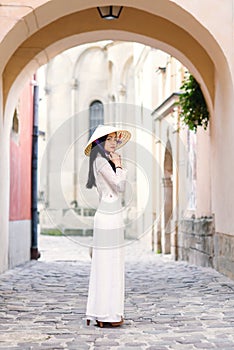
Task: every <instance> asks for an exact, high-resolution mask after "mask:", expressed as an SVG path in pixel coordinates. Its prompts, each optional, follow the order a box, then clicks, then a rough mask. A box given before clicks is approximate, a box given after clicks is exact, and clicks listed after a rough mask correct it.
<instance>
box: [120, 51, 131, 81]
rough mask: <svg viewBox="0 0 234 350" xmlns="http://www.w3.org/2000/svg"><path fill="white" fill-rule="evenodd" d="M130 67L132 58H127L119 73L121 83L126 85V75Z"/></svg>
mask: <svg viewBox="0 0 234 350" xmlns="http://www.w3.org/2000/svg"><path fill="white" fill-rule="evenodd" d="M131 65H133V56H132V55H131V56H129V57H128V59H127V60H126V61H125V63H124V66H123V70H122V72H121V83H122V84H124V85H126V80H127V75H128V73H129V70H130V69H131Z"/></svg>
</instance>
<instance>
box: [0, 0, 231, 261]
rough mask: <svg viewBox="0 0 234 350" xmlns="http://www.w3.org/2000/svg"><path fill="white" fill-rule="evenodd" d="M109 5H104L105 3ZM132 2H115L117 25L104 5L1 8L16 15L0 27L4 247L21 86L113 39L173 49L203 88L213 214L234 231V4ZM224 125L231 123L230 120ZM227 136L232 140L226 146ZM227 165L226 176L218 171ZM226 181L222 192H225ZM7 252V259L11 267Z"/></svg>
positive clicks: (223, 228)
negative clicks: (71, 55)
mask: <svg viewBox="0 0 234 350" xmlns="http://www.w3.org/2000/svg"><path fill="white" fill-rule="evenodd" d="M108 2H109V0H100V1H98V6H101V5H104V4H105V5H106V4H107V3H108ZM35 3H36V4H35ZM128 3H129V1H128V0H116V1H115V4H116V5H118V4H119V5H123V6H124V9H123V11H122V13H121V17H120V19H119V20H118V21H103V20H102V19H101V18H100V17H99V16H98V13H97V9H96V6H97V0H87V1H86V2H83V1H81V0H77V1H69V2H68V1H67V0H61V1H60V2H59V4H58V1H57V0H50V1H49V0H40V1H37V2H35V1H32V0H29V1H28V2H27V5H24V4H19V5H17V4H5V5H4V4H1V6H0V11H1V15H2V14H4V9H5V8H6V9H7V10H6V11H8V12H9V13H10V16H9V18H7V17H4V16H2V17H1V18H2V20H1V25H0V26H1V39H0V40H1V41H0V52H1V61H0V72H1V73H2V79H1V81H0V101H1V107H0V108H1V109H0V113H1V118H0V132H1V137H0V146H1V153H0V163H1V169H2V174H1V178H2V181H1V197H0V202H1V203H0V208H1V209H2V215H1V218H0V224H1V225H0V226H1V228H2V230H1V237H3V240H2V241H3V246H4V247H5V246H7V239H6V237H7V225H8V216H7V215H8V208H9V199H8V197H9V196H8V194H9V193H8V190H9V181H8V180H7V179H8V178H9V148H8V141H9V131H10V129H11V125H12V118H13V113H14V108H15V105H16V102H17V99H18V96H19V92H20V90H21V87H22V86H23V85H24V83H25V82H26V81H27V80H28V79H29V78H31V76H32V73H34V72H35V70H36V69H37V68H38V67H40V66H41V65H43V64H45V63H47V62H48V61H49V60H50V59H51V58H53V57H54V56H56V55H57V54H59V53H61V52H62V51H64V50H65V49H68V48H71V47H73V46H77V45H79V44H84V43H88V42H94V41H100V40H106V39H112V40H125V41H138V42H140V43H143V44H145V45H149V46H151V47H155V48H159V49H161V50H163V51H166V52H168V53H169V54H171V55H172V56H174V57H176V58H177V59H178V60H179V61H181V62H182V63H183V64H184V65H185V66H186V67H187V68H188V69H189V70H190V71H191V73H192V74H193V75H194V76H195V78H196V80H197V81H198V82H199V83H200V84H201V88H202V90H203V93H204V95H205V97H206V101H207V103H208V106H209V109H210V112H211V117H212V118H211V128H210V133H211V137H212V140H213V141H214V140H215V141H214V142H213V143H214V144H215V147H216V149H215V152H213V159H212V161H213V164H212V171H213V173H214V174H215V176H214V177H213V178H212V196H213V198H214V202H215V203H214V205H213V208H212V209H213V212H215V213H216V225H217V226H216V228H217V232H230V230H232V231H233V226H232V227H231V228H230V225H229V223H230V220H229V218H230V217H231V208H232V207H233V199H230V197H231V196H230V192H229V188H230V187H231V188H233V186H232V183H233V178H232V177H230V176H229V177H227V179H225V181H223V180H224V179H223V174H224V173H226V174H228V173H230V164H231V161H230V162H226V159H225V157H223V154H224V153H225V150H226V149H230V147H231V144H232V140H233V135H232V132H231V130H233V126H234V119H233V118H232V117H233V76H234V69H233V63H232V55H231V49H232V47H231V45H229V46H228V45H227V43H228V42H229V41H230V40H229V41H225V38H226V37H227V35H230V37H231V38H232V32H231V30H232V29H233V26H232V18H231V16H232V12H233V11H232V5H233V1H232V0H227V1H226V2H225V4H226V5H225V6H224V5H223V4H222V3H221V2H220V1H219V0H212V1H211V0H207V1H206V2H199V3H197V4H196V8H195V6H194V5H192V4H191V2H186V1H182V0H158V1H151V0H135V1H134V7H129V6H128V5H129V4H128ZM209 6H212V7H215V8H216V11H217V12H218V13H219V20H220V23H221V24H224V23H226V22H225V21H226V19H227V21H228V22H227V24H228V25H227V28H228V30H229V31H228V33H227V32H225V33H224V32H223V31H224V29H223V28H220V26H217V24H216V23H215V22H214V19H213V17H212V18H211V17H209V21H208V20H207V18H206V17H207V16H206V15H207V10H209ZM228 6H230V7H229V9H228ZM219 10H220V11H219ZM221 10H224V11H221ZM139 23H144V25H141V26H140V25H139ZM61 28H62V30H61ZM225 29H226V27H225ZM214 111H215V113H213V112H214ZM2 116H3V117H4V120H3V117H2ZM220 116H222V118H219V117H220ZM227 119H228V120H227ZM223 120H225V121H228V122H225V123H223ZM222 123H223V124H222ZM4 124H5V125H4ZM3 127H4V129H3ZM220 130H222V132H221V131H220ZM222 135H225V142H223V138H222ZM212 146H213V145H212ZM232 160H233V158H232ZM220 162H221V165H220ZM221 167H222V169H223V171H222V173H221V172H219V171H218V170H219V168H221ZM221 183H222V186H223V187H222V189H223V191H220V190H219V188H220V187H221V186H220V184H221ZM223 202H225V203H226V207H227V210H226V214H225V215H226V216H225V215H223V214H222V213H223V211H222V209H223V208H222V206H223ZM1 251H2V249H1ZM5 252H6V250H4V251H3V253H4V256H3V255H2V256H3V257H1V261H4V264H5V265H6V264H7V263H6V261H7V256H6V253H5ZM0 255H1V254H0ZM0 265H1V262H0Z"/></svg>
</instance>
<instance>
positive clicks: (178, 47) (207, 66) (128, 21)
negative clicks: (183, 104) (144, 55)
mask: <svg viewBox="0 0 234 350" xmlns="http://www.w3.org/2000/svg"><path fill="white" fill-rule="evenodd" d="M93 2H94V1H93ZM51 3H54V2H53V1H52V2H51ZM90 3H92V1H90ZM140 3H141V1H140V0H139V1H136V4H134V5H135V6H137V5H138V9H137V8H130V7H125V8H124V12H123V15H121V18H120V20H118V21H115V23H106V21H103V20H100V19H99V18H98V17H97V9H96V8H89V9H86V10H82V11H79V12H76V13H70V14H67V16H63V17H61V18H58V17H57V19H56V20H55V21H53V22H51V23H49V20H48V23H49V24H47V25H46V26H45V27H43V28H40V29H38V30H37V31H36V27H35V26H34V27H33V25H32V28H31V29H32V30H31V32H33V34H32V35H31V36H28V37H27V36H26V37H27V39H26V40H25V41H24V42H23V36H21V44H20V45H18V46H17V45H15V47H17V49H16V51H15V53H14V55H12V56H10V59H9V60H8V62H7V64H6V66H5V69H4V73H3V79H4V86H3V88H4V92H3V98H4V103H5V102H6V99H7V97H8V94H9V91H10V89H11V87H12V85H13V82H14V81H15V80H16V78H17V76H18V75H19V74H20V72H21V71H22V70H23V69H24V68H25V67H26V66H27V64H29V63H31V62H32V60H35V61H36V62H35V61H34V66H35V68H36V67H37V66H38V65H41V64H44V63H46V62H47V61H48V60H49V59H50V58H51V57H53V56H54V55H56V54H58V53H60V52H61V51H62V50H64V49H65V47H64V45H61V46H60V45H53V44H54V43H59V42H60V44H61V43H62V42H63V40H64V39H65V38H68V37H74V32H75V31H76V33H77V32H78V31H79V30H80V34H82V33H83V34H85V33H86V34H87V33H91V32H93V31H98V30H100V31H108V30H109V31H111V32H112V31H115V32H116V31H117V32H120V31H123V32H124V34H125V35H124V39H125V40H129V39H128V37H129V33H132V34H133V35H132V36H133V37H134V38H135V40H136V36H137V35H141V36H143V37H145V38H150V39H151V40H156V41H157V42H158V43H159V45H157V47H159V48H161V49H164V47H165V46H167V47H168V48H169V49H168V50H166V51H168V52H169V53H171V54H172V55H174V56H175V57H176V58H178V59H179V60H180V61H181V62H182V63H183V64H185V65H186V66H189V65H188V64H186V62H184V61H186V59H187V61H188V62H190V66H193V67H194V69H193V70H194V72H193V71H192V69H191V71H192V72H193V74H194V73H195V74H194V75H195V77H196V78H197V79H198V81H199V82H200V83H201V85H202V88H203V91H204V93H205V96H206V98H207V100H208V104H209V107H210V108H211V109H212V107H213V102H214V79H215V67H214V64H213V62H212V59H211V55H210V56H209V54H208V53H207V52H209V51H210V53H214V48H215V49H216V50H215V53H216V55H215V56H213V57H215V59H216V60H217V57H219V60H222V61H223V62H222V63H224V62H225V56H224V55H223V52H222V50H221V49H220V47H219V46H218V43H217V42H216V41H215V39H214V38H213V37H212V36H211V34H210V33H209V31H208V30H207V29H206V28H205V27H204V26H202V24H201V23H199V22H198V21H197V20H195V18H194V16H193V15H191V14H190V13H189V12H186V10H185V9H183V8H182V7H180V6H179V5H177V4H175V3H171V2H170V3H169V2H168V1H167V0H165V1H164V6H163V7H162V8H163V10H164V13H163V11H162V9H161V11H160V8H159V7H158V5H157V6H155V8H153V7H154V6H153V5H151V6H150V4H149V2H146V4H145V5H143V4H142V3H141V6H140ZM165 4H166V6H165ZM51 5H52V4H51ZM44 6H46V5H44ZM77 7H79V6H77ZM86 7H88V5H86ZM172 9H176V13H177V17H178V13H180V14H181V16H182V17H181V23H180V26H178V25H177V24H175V23H177V22H176V18H175V15H174V12H173V13H172V12H171V11H170V10H172ZM146 10H148V11H151V13H150V12H145V11H146ZM40 11H41V12H40ZM40 11H39V9H38V10H37V16H38V18H39V17H40V16H41V14H40V16H39V13H42V12H43V11H42V10H41V9H40ZM157 11H158V12H157ZM34 12H35V11H34ZM67 12H69V11H67ZM153 12H156V13H157V15H156V14H152V13H153ZM56 13H58V11H56ZM30 15H31V16H32V13H30V14H28V16H30ZM63 15H64V12H63ZM159 15H164V17H160V16H159ZM53 16H54V14H53ZM34 17H35V16H34ZM47 17H48V16H47ZM86 18H89V21H85V19H86ZM92 18H93V19H95V21H94V20H92ZM133 18H134V21H132V19H133ZM167 18H170V19H171V20H172V19H173V22H172V21H170V20H168V19H167ZM185 18H187V20H188V19H190V21H188V22H186V21H185ZM26 19H27V20H29V18H27V15H26V16H25V17H24V21H26ZM142 20H144V23H146V24H147V25H146V26H144V28H139V25H137V23H141V22H142ZM177 21H178V18H177ZM191 21H192V23H193V25H194V24H195V25H196V26H195V27H194V29H193V32H191V33H189V32H188V31H186V30H185V29H184V28H183V26H185V24H184V23H189V24H188V27H189V30H190V28H191ZM112 22H113V21H112ZM69 23H70V25H69ZM73 23H79V25H80V27H79V30H77V28H74V25H73ZM134 23H135V24H134ZM43 24H45V21H44V22H43ZM15 27H16V26H15ZM15 27H14V28H13V29H12V31H13V30H15ZM61 27H62V28H63V29H64V28H65V30H63V31H62V32H61V30H60V31H58V30H57V28H60V29H61ZM159 27H160V28H163V30H161V31H160V33H159V32H157V31H155V28H159ZM33 28H34V31H33ZM75 29H76V30H75ZM198 29H199V30H198ZM168 31H169V32H168ZM48 32H49V33H51V34H50V35H49V36H48ZM196 32H198V33H199V34H200V35H199V37H200V38H201V39H200V40H203V41H204V38H205V37H206V44H207V45H206V46H205V45H204V46H202V45H201V44H200V43H199V41H197V40H195V39H194V38H195V37H196V35H195V34H196ZM168 33H169V34H170V35H168ZM46 34H47V35H46ZM201 34H203V35H201ZM85 36H86V35H84V37H85ZM94 37H95V35H94ZM109 38H113V39H118V38H119V39H122V38H120V36H118V37H116V38H114V37H113V36H111V37H109ZM175 38H177V40H175ZM178 38H180V39H184V40H185V41H184V40H178ZM208 38H209V40H208ZM24 39H25V37H24ZM105 39H107V37H106V36H105ZM6 40H7V38H6ZM95 40H100V37H99V38H98V39H97V36H96V39H94V41H95ZM133 40H134V39H133ZM71 41H72V40H71ZM209 41H211V42H212V43H210V42H209ZM19 42H20V40H19ZM84 42H87V38H86V40H85V41H84ZM143 42H144V43H146V42H145V40H144V41H143ZM183 42H190V45H189V49H188V48H186V45H183ZM77 44H79V42H76V45H77ZM146 44H147V43H146ZM70 45H73V46H74V43H73V44H71V43H70ZM59 46H60V47H59ZM52 47H53V50H52V51H50V50H49V48H52ZM70 47H71V46H70ZM170 48H171V49H170ZM173 48H174V51H176V52H179V53H181V56H183V57H184V58H185V59H184V60H183V59H180V57H178V56H177V55H175V54H173V52H172V51H173ZM55 49H57V50H55ZM199 63H200V65H199ZM201 63H203V67H201ZM216 67H218V64H216ZM35 68H34V70H35ZM196 70H197V72H195V71H196Z"/></svg>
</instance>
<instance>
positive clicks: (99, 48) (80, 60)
mask: <svg viewBox="0 0 234 350" xmlns="http://www.w3.org/2000/svg"><path fill="white" fill-rule="evenodd" d="M103 49H104V47H102V46H101V45H100V46H98V45H95V46H91V47H88V48H86V49H84V51H82V52H81V53H80V55H79V57H78V58H77V60H76V62H75V64H74V68H73V77H74V78H75V77H76V72H77V71H79V70H80V67H81V65H82V64H83V60H84V59H85V57H86V56H87V55H88V54H89V53H91V52H94V51H100V52H103V54H104V50H103Z"/></svg>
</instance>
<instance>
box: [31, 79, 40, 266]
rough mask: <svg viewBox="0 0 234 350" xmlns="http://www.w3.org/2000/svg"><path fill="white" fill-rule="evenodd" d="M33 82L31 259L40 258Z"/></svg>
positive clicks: (36, 89)
mask: <svg viewBox="0 0 234 350" xmlns="http://www.w3.org/2000/svg"><path fill="white" fill-rule="evenodd" d="M33 78H34V82H33V134H32V194H31V203H32V207H31V214H32V220H31V259H32V260H37V259H39V258H40V255H41V254H40V252H39V251H38V232H37V225H38V208H37V171H38V165H37V164H38V104H39V86H38V84H37V82H36V75H35V74H34V77H33Z"/></svg>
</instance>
